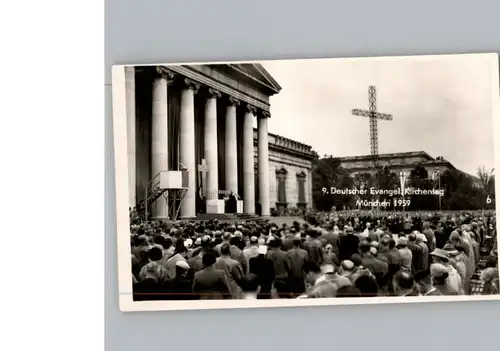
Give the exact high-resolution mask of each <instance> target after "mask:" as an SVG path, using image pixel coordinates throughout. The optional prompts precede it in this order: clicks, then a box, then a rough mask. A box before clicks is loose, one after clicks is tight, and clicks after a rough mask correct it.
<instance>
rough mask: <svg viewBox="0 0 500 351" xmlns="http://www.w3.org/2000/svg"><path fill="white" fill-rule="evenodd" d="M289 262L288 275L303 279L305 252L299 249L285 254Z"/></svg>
mask: <svg viewBox="0 0 500 351" xmlns="http://www.w3.org/2000/svg"><path fill="white" fill-rule="evenodd" d="M286 254H287V256H288V258H289V260H290V274H291V275H292V276H293V277H294V278H300V279H302V278H303V277H304V270H303V268H304V263H305V262H306V261H307V251H306V250H304V249H301V248H293V249H291V250H288V251H287V252H286Z"/></svg>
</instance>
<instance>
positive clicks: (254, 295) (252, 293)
mask: <svg viewBox="0 0 500 351" xmlns="http://www.w3.org/2000/svg"><path fill="white" fill-rule="evenodd" d="M260 284H261V282H260V279H259V277H258V276H257V275H255V274H252V273H249V274H247V275H246V276H244V277H243V278H242V280H241V282H240V286H241V290H242V292H243V300H257V299H258V296H259V291H260Z"/></svg>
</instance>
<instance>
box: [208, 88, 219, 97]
mask: <svg viewBox="0 0 500 351" xmlns="http://www.w3.org/2000/svg"><path fill="white" fill-rule="evenodd" d="M207 95H208V98H209V99H210V98H213V99H218V98H220V97H221V95H222V94H221V92H220V91H218V90H216V89H214V88H208V89H207Z"/></svg>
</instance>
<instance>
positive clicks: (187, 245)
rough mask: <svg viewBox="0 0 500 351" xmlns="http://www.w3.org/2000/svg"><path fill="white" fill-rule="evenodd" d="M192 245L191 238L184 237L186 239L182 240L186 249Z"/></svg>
mask: <svg viewBox="0 0 500 351" xmlns="http://www.w3.org/2000/svg"><path fill="white" fill-rule="evenodd" d="M192 245H193V240H192V239H186V241H184V246H185V247H186V248H187V249H189V248H190V247H191V246H192Z"/></svg>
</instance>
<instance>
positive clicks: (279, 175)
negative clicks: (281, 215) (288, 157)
mask: <svg viewBox="0 0 500 351" xmlns="http://www.w3.org/2000/svg"><path fill="white" fill-rule="evenodd" d="M287 174H288V172H287V170H286V169H285V168H284V167H281V168H280V169H277V170H276V185H277V190H278V193H277V196H276V209H277V210H283V209H285V208H286V205H287V202H286V177H287Z"/></svg>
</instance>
